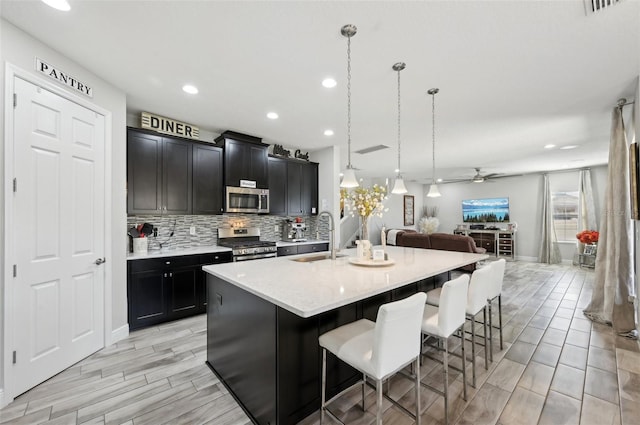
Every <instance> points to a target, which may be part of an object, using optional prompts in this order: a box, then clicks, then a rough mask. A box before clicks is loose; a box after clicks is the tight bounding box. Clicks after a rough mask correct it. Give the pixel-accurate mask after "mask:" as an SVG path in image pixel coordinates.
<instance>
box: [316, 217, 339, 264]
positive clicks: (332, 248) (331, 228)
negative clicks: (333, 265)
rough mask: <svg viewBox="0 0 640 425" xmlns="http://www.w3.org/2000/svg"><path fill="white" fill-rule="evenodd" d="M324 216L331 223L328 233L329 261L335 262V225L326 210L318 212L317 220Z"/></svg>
mask: <svg viewBox="0 0 640 425" xmlns="http://www.w3.org/2000/svg"><path fill="white" fill-rule="evenodd" d="M324 214H326V215H328V216H329V219H330V221H331V227H330V228H329V232H330V233H331V259H332V260H335V259H336V223H335V221H334V220H333V215H332V214H331V213H330V212H329V211H326V210H325V211H320V212H319V213H318V220H320V217H322V216H323V215H324Z"/></svg>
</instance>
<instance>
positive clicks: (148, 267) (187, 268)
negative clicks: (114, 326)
mask: <svg viewBox="0 0 640 425" xmlns="http://www.w3.org/2000/svg"><path fill="white" fill-rule="evenodd" d="M231 260H232V254H231V252H220V253H215V254H202V255H187V256H178V257H163V258H150V259H143V260H131V261H129V262H128V279H127V296H128V314H129V329H131V330H134V329H139V328H143V327H146V326H151V325H155V324H158V323H162V322H167V321H171V320H176V319H181V318H184V317H188V316H193V315H196V314H201V313H205V312H206V305H207V301H206V300H207V294H206V273H205V272H204V271H203V270H202V266H204V265H208V264H218V263H225V262H230V261H231Z"/></svg>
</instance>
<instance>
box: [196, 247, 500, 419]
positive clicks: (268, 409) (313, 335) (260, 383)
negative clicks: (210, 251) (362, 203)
mask: <svg viewBox="0 0 640 425" xmlns="http://www.w3.org/2000/svg"><path fill="white" fill-rule="evenodd" d="M355 253H356V250H355V249H349V250H344V251H342V252H340V253H339V255H341V257H338V258H337V259H336V260H331V259H323V260H319V261H306V262H297V261H295V260H296V259H300V258H302V259H308V258H309V257H322V256H324V255H326V254H328V253H327V252H326V251H325V252H323V253H312V254H302V255H291V256H286V257H277V258H267V259H262V260H256V261H244V262H236V263H226V264H216V265H212V266H205V267H203V270H204V271H205V272H206V273H207V291H208V294H209V302H208V304H207V364H208V365H209V366H210V367H211V368H212V369H213V370H214V372H215V373H216V374H217V375H218V377H219V378H220V381H222V382H223V383H224V385H225V386H226V387H227V389H228V390H229V391H230V392H231V393H232V394H234V396H235V398H236V400H238V402H239V403H241V404H242V406H243V407H244V409H245V411H246V412H247V413H248V414H249V415H250V417H251V419H252V421H253V423H256V424H261V425H268V424H272V425H273V424H278V425H294V424H297V423H298V422H300V421H301V420H303V419H304V418H305V417H307V416H309V415H310V414H311V413H313V412H314V411H316V410H317V409H318V408H319V407H320V386H321V376H320V370H321V359H322V352H321V350H320V348H319V346H318V337H319V336H320V335H322V334H323V333H325V332H327V331H329V330H331V329H335V328H336V327H338V326H341V325H344V324H346V323H350V322H353V321H355V320H358V319H361V318H367V319H369V320H376V316H377V313H378V309H379V307H380V306H381V305H382V304H385V303H388V302H392V301H396V300H400V299H403V298H405V297H407V296H410V295H412V294H414V293H416V292H417V291H427V290H429V289H431V288H433V287H434V285H436V284H439V283H442V282H444V281H445V280H447V279H449V271H450V270H453V269H456V268H458V267H461V266H464V265H467V264H471V263H474V262H477V261H480V260H482V259H485V258H488V255H486V254H471V253H464V252H451V251H438V250H430V249H422V248H405V247H394V246H389V247H387V253H388V255H389V258H390V259H392V260H394V262H395V263H394V264H393V265H389V266H382V267H367V266H359V265H354V264H351V263H350V262H349V258H351V257H353V256H355ZM461 302H466V300H461ZM361 376H362V375H361V374H360V373H359V372H357V371H356V370H355V369H352V368H351V367H349V366H348V365H346V364H345V363H343V362H339V361H337V359H335V357H331V356H330V357H329V358H328V362H327V378H326V385H327V396H328V398H331V397H333V396H334V395H335V394H338V393H339V392H340V391H342V390H344V389H345V388H347V387H349V386H350V385H352V384H353V383H355V382H357V380H358V379H360V378H361ZM212 379H213V377H212Z"/></svg>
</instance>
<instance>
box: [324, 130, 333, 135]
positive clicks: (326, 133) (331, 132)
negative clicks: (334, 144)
mask: <svg viewBox="0 0 640 425" xmlns="http://www.w3.org/2000/svg"><path fill="white" fill-rule="evenodd" d="M324 135H325V136H333V130H325V131H324Z"/></svg>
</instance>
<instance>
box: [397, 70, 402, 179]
mask: <svg viewBox="0 0 640 425" xmlns="http://www.w3.org/2000/svg"><path fill="white" fill-rule="evenodd" d="M401 70H402V69H399V70H398V177H400V71H401Z"/></svg>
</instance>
